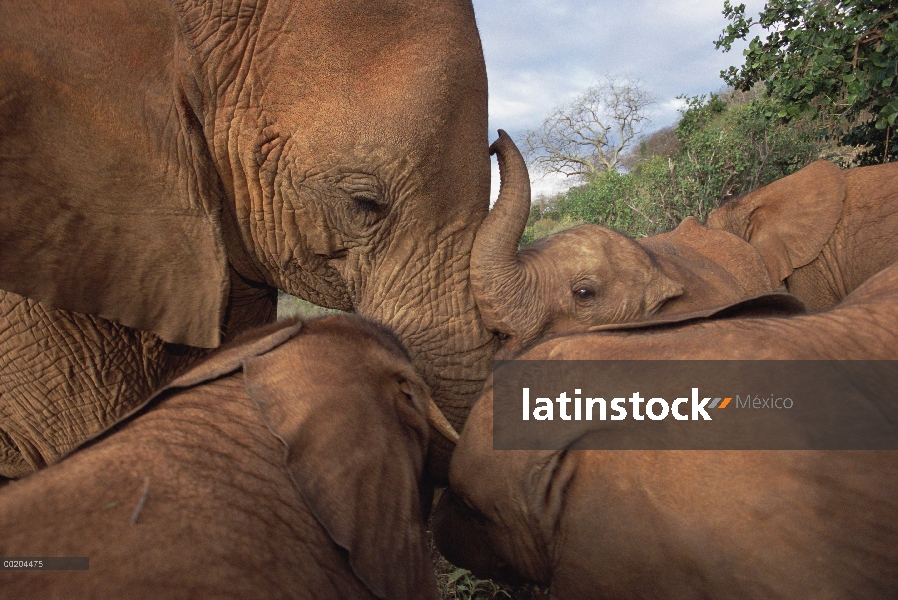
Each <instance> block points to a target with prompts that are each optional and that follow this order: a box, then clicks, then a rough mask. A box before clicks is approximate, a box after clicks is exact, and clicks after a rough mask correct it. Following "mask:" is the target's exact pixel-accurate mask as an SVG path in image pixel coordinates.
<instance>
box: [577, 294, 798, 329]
mask: <svg viewBox="0 0 898 600" xmlns="http://www.w3.org/2000/svg"><path fill="white" fill-rule="evenodd" d="M805 313H807V307H806V306H805V305H804V302H802V301H801V300H799V299H798V298H797V297H796V296H793V295H792V294H790V293H788V292H778V291H774V292H768V293H764V294H759V295H757V296H754V297H752V298H743V299H740V300H736V301H733V302H728V303H726V304H721V305H719V306H713V307H710V308H704V309H701V310H695V311H691V312H684V313H673V314H661V315H655V316H653V317H649V318H648V319H644V320H642V321H634V322H632V323H608V324H606V325H596V326H595V327H590V328H589V329H588V331H623V330H628V329H648V328H652V327H665V326H671V325H680V324H683V323H687V322H689V321H698V320H705V319H709V320H710V319H735V318H748V317H777V316H778V317H787V316H794V315H803V314H805Z"/></svg>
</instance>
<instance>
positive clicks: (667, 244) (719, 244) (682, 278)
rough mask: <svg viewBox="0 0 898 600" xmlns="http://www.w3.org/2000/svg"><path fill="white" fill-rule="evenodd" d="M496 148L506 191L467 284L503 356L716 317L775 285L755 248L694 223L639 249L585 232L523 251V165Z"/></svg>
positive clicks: (507, 148) (595, 229)
mask: <svg viewBox="0 0 898 600" xmlns="http://www.w3.org/2000/svg"><path fill="white" fill-rule="evenodd" d="M492 150H493V152H494V153H496V154H497V155H498V157H499V166H500V169H501V171H502V188H501V192H500V196H499V199H498V200H497V202H496V206H495V208H494V209H493V211H492V212H491V213H490V215H489V216H488V217H487V219H486V221H484V223H483V225H482V226H481V228H480V230H479V231H478V234H477V238H476V240H475V244H474V249H473V252H472V255H471V265H472V269H471V279H472V284H473V285H472V287H473V289H474V294H475V299H476V300H477V304H478V307H479V308H480V310H481V313H482V315H483V318H484V322H485V323H486V324H487V326H488V327H490V328H492V329H493V330H495V331H498V332H500V333H503V334H505V335H506V336H508V337H509V338H510V339H509V340H508V342H507V343H506V344H505V347H504V348H503V350H502V353H501V354H500V356H508V355H511V354H514V353H515V352H516V351H521V350H525V349H526V348H528V347H529V346H531V345H533V344H534V343H536V342H538V341H539V340H540V339H543V338H545V337H547V336H550V335H555V334H565V333H574V332H581V331H587V330H589V329H590V328H592V327H597V326H602V325H607V324H614V323H630V322H635V321H645V320H648V319H652V318H655V317H656V316H661V315H663V317H664V318H667V317H670V316H671V315H687V314H691V313H693V312H695V311H702V310H709V309H718V310H719V309H722V308H724V307H728V306H730V305H732V304H734V303H737V302H740V301H743V300H745V299H748V298H753V297H756V296H759V295H762V294H765V293H767V292H770V291H771V290H773V288H775V287H776V286H777V285H779V282H778V281H777V282H776V284H774V282H773V281H772V280H771V278H770V276H769V275H768V272H767V268H766V265H765V263H764V260H763V259H762V257H761V255H760V254H759V252H758V251H757V250H756V249H755V248H754V247H753V246H752V245H751V244H749V243H747V242H746V241H745V240H743V239H741V238H739V237H737V236H735V235H732V234H730V233H728V232H724V231H719V230H712V229H708V228H706V227H704V226H702V225H701V224H700V223H699V222H698V221H696V220H695V219H694V218H692V217H689V218H687V219H685V220H684V221H683V222H682V223H681V224H680V226H679V227H678V228H677V229H676V230H674V231H672V232H668V233H664V234H661V235H657V236H654V237H651V238H645V239H641V240H638V241H637V240H633V239H631V238H629V237H627V236H625V235H622V234H620V233H618V232H616V231H613V230H611V229H608V228H607V227H602V226H600V225H593V224H589V225H582V226H580V227H575V228H573V229H568V230H566V231H562V232H560V233H556V234H554V235H551V236H549V237H547V238H544V239H541V240H538V241H536V242H534V243H533V244H532V245H530V246H529V247H527V248H525V249H523V250H521V251H518V250H517V244H518V240H519V239H520V234H521V233H522V232H523V229H524V226H525V223H526V220H527V214H528V210H529V201H530V183H529V178H528V174H527V167H526V164H525V163H524V160H523V158H522V157H521V154H520V152H519V151H518V149H517V148H516V147H515V145H514V142H512V141H511V139H510V138H509V137H508V136H507V135H505V134H504V133H501V132H500V138H499V140H498V141H497V142H496V143H495V144H494V145H493V147H492ZM510 223H512V224H515V225H516V226H517V227H509V224H510Z"/></svg>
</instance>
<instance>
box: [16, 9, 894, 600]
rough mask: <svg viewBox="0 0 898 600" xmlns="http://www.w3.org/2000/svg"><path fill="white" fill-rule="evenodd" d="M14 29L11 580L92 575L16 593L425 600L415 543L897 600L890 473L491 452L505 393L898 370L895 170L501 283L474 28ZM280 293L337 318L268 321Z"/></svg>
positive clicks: (591, 245)
mask: <svg viewBox="0 0 898 600" xmlns="http://www.w3.org/2000/svg"><path fill="white" fill-rule="evenodd" d="M0 23H2V24H3V26H2V27H0V558H2V559H3V560H7V559H10V558H14V557H19V558H22V557H25V558H27V557H32V558H34V557H88V558H89V569H88V570H84V571H82V570H69V571H52V572H50V571H43V570H34V569H31V570H7V569H0V598H16V599H19V598H138V597H140V598H164V597H179V598H180V597H183V598H212V597H234V598H316V599H317V598H333V599H340V598H379V599H400V598H437V597H438V595H439V592H438V588H437V583H436V578H435V575H434V569H433V565H432V562H431V546H430V542H429V537H428V535H429V534H428V533H427V531H426V528H427V524H426V522H427V520H428V519H429V520H430V523H431V525H430V526H431V527H432V531H433V537H434V539H435V540H436V545H437V547H438V548H439V549H440V551H441V552H442V553H443V554H444V555H445V556H446V557H447V558H448V559H449V560H450V561H452V562H453V563H455V564H456V565H458V566H460V567H465V568H467V569H470V570H471V571H473V573H474V574H475V575H477V576H478V577H491V578H495V579H497V580H500V581H506V582H509V583H512V584H515V583H523V582H532V583H536V584H539V585H542V586H548V587H549V590H550V591H549V593H550V594H551V597H553V598H558V599H581V598H583V599H585V598H615V599H616V598H621V599H623V598H634V599H635V598H658V599H664V598H734V599H741V598H783V599H786V598H788V599H793V598H814V599H833V600H835V599H842V598H864V599H868V598H898V452H895V451H872V450H870V451H729V452H714V451H647V450H646V451H585V450H584V451H564V450H557V451H549V450H545V451H535V450H534V451H527V450H520V451H497V450H493V444H492V392H491V383H490V381H491V380H490V376H491V370H492V368H493V359H494V358H502V359H525V360H528V359H529V360H601V359H639V360H643V359H751V360H759V359H764V360H766V359H801V360H805V359H808V360H817V359H827V360H831V359H840V360H898V264H896V261H898V165H891V164H885V165H879V166H870V167H861V168H854V169H848V170H841V169H839V168H838V167H837V166H835V165H833V164H832V163H829V162H826V161H818V162H815V163H812V164H810V165H808V166H806V167H805V168H803V169H801V170H799V171H797V172H796V173H794V174H792V175H790V176H788V177H785V178H783V179H780V180H778V181H776V182H774V183H771V184H769V185H767V186H765V187H763V188H760V189H757V190H755V191H753V192H751V193H749V194H748V195H746V196H744V197H742V198H737V199H734V200H731V201H729V202H727V203H726V204H724V205H722V206H720V207H719V208H717V209H716V210H714V211H713V212H712V213H711V214H710V216H709V217H708V219H707V221H706V222H705V223H700V222H699V221H698V220H696V219H694V218H691V217H690V218H687V219H685V220H684V221H683V222H682V223H681V224H680V225H679V226H678V227H677V228H676V229H675V230H673V231H670V232H667V233H663V234H660V235H656V236H654V237H649V238H645V239H640V240H633V239H630V238H628V237H626V236H624V235H621V234H619V233H616V232H614V231H612V230H609V229H607V228H604V227H602V226H599V225H584V226H580V227H577V228H574V229H570V230H567V231H563V232H560V233H557V234H555V235H552V236H550V237H548V238H545V239H543V240H540V241H538V242H536V243H534V244H533V245H531V246H530V247H528V248H524V249H521V250H519V249H518V245H519V240H520V237H521V234H522V232H523V230H524V227H525V224H526V221H527V217H528V213H529V206H530V183H529V176H528V173H527V167H526V164H525V162H524V160H523V158H522V157H521V155H520V153H519V152H518V150H517V148H516V147H515V145H514V142H513V141H512V140H511V138H510V137H509V136H507V135H506V134H505V133H504V132H501V131H500V132H499V136H498V139H496V140H495V141H494V142H493V144H492V145H490V143H489V142H490V134H489V132H488V130H487V77H486V69H485V65H484V59H483V54H482V50H481V44H480V38H479V35H478V31H477V27H476V23H475V16H474V10H473V7H472V4H471V0H402V1H395V0H389V1H387V0H368V1H365V2H358V1H352V0H260V1H258V2H255V1H246V0H232V1H229V0H205V1H201V0H140V1H137V0H87V1H85V2H64V3H60V2H52V1H51V0H33V1H31V2H28V3H24V4H23V3H12V2H5V3H0ZM490 153H493V154H495V155H496V156H497V158H498V161H499V166H500V172H501V190H500V194H499V198H498V200H497V201H496V204H495V206H494V207H493V209H492V210H490V208H489V193H490ZM278 290H283V291H285V292H287V293H289V294H292V295H295V296H299V297H301V298H304V299H307V300H309V301H311V302H314V303H315V304H318V305H322V306H326V307H330V308H336V309H340V310H342V311H346V312H353V313H356V315H345V314H340V315H333V316H328V317H325V318H322V319H318V320H308V321H305V322H303V321H301V320H286V321H282V322H278V323H273V321H274V319H275V315H276V301H277V292H278ZM218 347H221V349H220V350H215V349H216V348H218ZM896 392H898V390H896ZM457 432H461V433H460V435H459V433H457ZM437 487H439V488H440V490H441V493H440V494H439V497H438V501H437V502H435V501H434V496H435V489H436V488H437Z"/></svg>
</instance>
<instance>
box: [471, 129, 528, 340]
mask: <svg viewBox="0 0 898 600" xmlns="http://www.w3.org/2000/svg"><path fill="white" fill-rule="evenodd" d="M490 154H495V155H496V157H497V158H498V160H499V175H500V179H501V183H500V185H499V197H498V199H497V200H496V204H495V206H494V207H493V210H492V211H490V214H489V215H487V217H486V219H485V220H484V221H483V224H482V225H481V226H480V228H479V229H478V230H477V236H476V237H475V238H474V246H473V248H472V249H471V289H472V291H473V293H474V300H475V301H476V302H477V308H478V309H479V310H480V315H481V318H482V319H483V322H484V324H485V325H486V327H487V328H488V329H491V330H493V331H499V332H502V333H505V334H515V333H517V332H516V331H515V328H514V327H513V324H512V323H510V322H509V320H508V319H509V316H510V315H511V314H513V312H514V307H515V306H516V305H517V303H518V298H517V296H518V295H520V294H521V293H522V292H523V290H525V289H527V286H526V283H527V282H526V280H527V277H526V271H525V269H523V268H522V265H521V264H520V263H519V261H518V257H517V252H518V244H519V242H520V240H521V235H523V233H524V228H525V227H526V226H527V219H528V217H529V216H530V175H529V174H528V173H527V164H526V163H525V162H524V157H523V156H521V153H520V151H519V150H518V148H517V146H515V144H514V142H513V141H512V140H511V138H510V137H508V134H506V133H505V132H504V131H502V130H501V129H500V130H499V139H497V140H496V141H495V142H494V143H493V145H492V146H490Z"/></svg>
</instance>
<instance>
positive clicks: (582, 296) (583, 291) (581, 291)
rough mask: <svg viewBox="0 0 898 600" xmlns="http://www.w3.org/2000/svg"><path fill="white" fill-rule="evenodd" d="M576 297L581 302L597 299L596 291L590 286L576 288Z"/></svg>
mask: <svg viewBox="0 0 898 600" xmlns="http://www.w3.org/2000/svg"><path fill="white" fill-rule="evenodd" d="M573 291H574V296H576V297H577V299H579V300H592V299H593V298H595V297H596V291H595V290H594V289H592V288H591V287H589V286H586V285H579V286H577V287H575V288H574V290H573Z"/></svg>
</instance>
